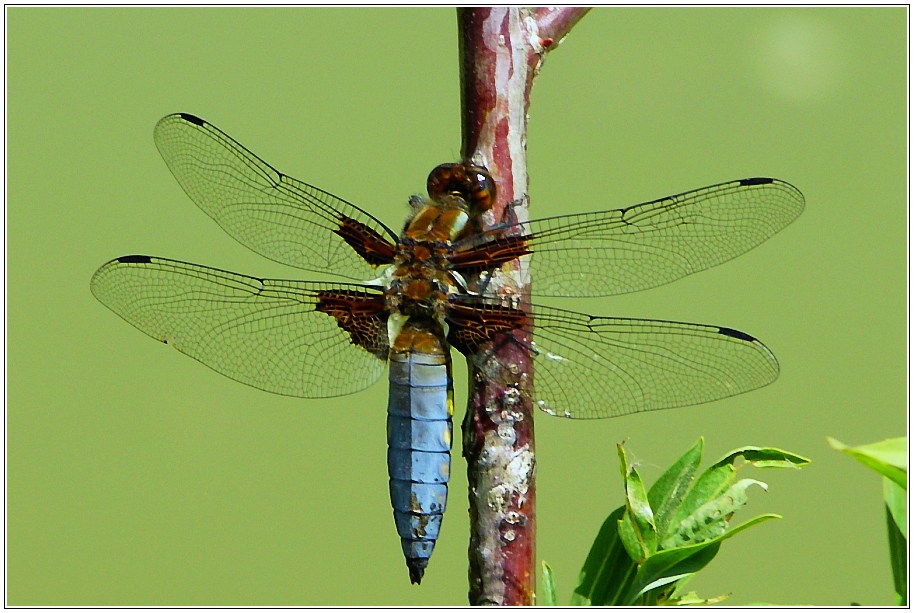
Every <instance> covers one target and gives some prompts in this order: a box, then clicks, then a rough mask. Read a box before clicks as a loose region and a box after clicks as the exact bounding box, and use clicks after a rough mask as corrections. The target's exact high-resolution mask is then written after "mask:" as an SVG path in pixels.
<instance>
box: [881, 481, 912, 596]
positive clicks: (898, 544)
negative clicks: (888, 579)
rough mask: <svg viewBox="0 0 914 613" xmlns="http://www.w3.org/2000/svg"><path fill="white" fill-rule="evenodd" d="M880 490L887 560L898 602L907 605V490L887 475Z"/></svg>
mask: <svg viewBox="0 0 914 613" xmlns="http://www.w3.org/2000/svg"><path fill="white" fill-rule="evenodd" d="M882 492H883V499H884V500H885V515H886V517H885V519H886V526H887V528H888V533H889V561H890V562H891V565H892V579H893V580H894V585H895V594H896V595H897V596H898V604H899V605H900V606H907V604H908V602H907V597H908V596H907V595H908V559H907V551H908V530H907V524H906V522H905V519H906V518H907V506H908V496H907V492H906V491H905V490H904V489H902V488H901V487H900V486H899V485H898V484H897V483H895V482H894V481H892V480H891V479H889V478H888V477H883V478H882Z"/></svg>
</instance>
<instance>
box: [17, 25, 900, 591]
mask: <svg viewBox="0 0 914 613" xmlns="http://www.w3.org/2000/svg"><path fill="white" fill-rule="evenodd" d="M7 17H8V22H7V35H8V38H7V43H8V47H7V62H8V66H7V79H8V81H7V88H8V89H7V93H8V106H7V113H8V114H7V122H8V123H7V127H8V131H7V147H8V149H7V164H8V167H7V169H8V184H7V189H8V192H7V197H8V201H7V202H8V207H7V222H8V226H7V232H8V234H7V240H8V242H7V256H8V260H7V261H8V268H7V283H8V287H7V289H8V294H7V297H8V302H7V307H8V311H7V316H8V319H7V323H8V328H7V334H8V346H7V348H8V371H7V374H8V379H7V382H8V388H7V393H8V397H7V400H8V404H7V495H8V497H7V522H8V523H7V528H8V541H7V544H8V550H7V555H8V558H7V562H8V567H7V573H8V574H7V581H8V583H7V588H8V602H9V603H10V604H15V605H65V604H66V605H89V604H94V605H116V604H147V605H155V604H158V605H165V604H209V605H229V604H283V605H287V604H288V605H292V604H407V605H408V604H464V603H466V591H467V581H466V567H467V562H466V547H467V535H468V527H467V519H466V513H465V511H464V509H465V508H466V497H465V496H466V494H465V492H466V477H465V464H464V461H463V459H462V458H461V457H460V450H459V444H458V445H457V447H456V448H455V459H454V469H453V472H454V473H455V474H454V479H453V481H452V489H451V501H450V508H449V511H448V514H447V516H446V519H445V522H444V528H443V532H442V537H441V540H440V541H439V544H438V547H437V549H436V552H435V555H434V557H433V558H432V561H431V564H430V567H429V570H428V573H427V574H426V579H425V581H424V582H423V584H422V586H421V587H415V586H411V585H410V584H409V581H408V579H407V572H406V568H405V565H404V562H403V559H402V554H401V552H400V547H399V543H398V540H397V537H396V534H395V531H394V526H393V522H392V520H391V512H390V509H389V505H388V499H387V475H386V467H385V454H386V451H385V437H384V423H385V404H386V394H387V390H386V385H385V384H384V383H379V384H378V385H376V386H374V387H372V388H371V389H369V390H367V391H365V392H362V393H359V394H356V395H353V396H351V397H345V398H340V399H332V400H324V401H320V400H312V401H308V400H299V399H291V398H283V397H279V396H273V395H270V394H266V393H263V392H259V391H257V390H254V389H251V388H247V387H245V386H243V385H240V384H238V383H235V382H233V381H230V380H228V379H225V378H223V377H221V376H219V375H217V374H215V373H213V372H212V371H210V370H208V369H206V368H204V367H202V366H201V365H200V364H198V363H196V362H195V361H193V360H190V359H187V358H186V357H184V356H181V355H179V354H178V353H176V352H174V351H173V350H172V349H170V348H169V347H167V346H164V345H161V344H159V343H155V342H153V341H152V340H150V339H149V338H148V337H145V336H144V335H143V334H141V333H140V332H138V331H137V330H135V329H133V328H132V327H130V326H129V325H127V324H126V323H124V322H123V321H121V320H120V319H119V318H117V317H116V316H115V315H113V314H112V313H111V312H109V311H108V310H107V309H105V308H104V307H103V306H102V305H101V304H99V303H97V302H96V301H95V299H94V298H93V297H92V295H91V294H90V293H89V287H88V283H89V278H90V276H91V275H92V273H93V271H94V270H95V269H96V268H97V267H98V266H99V265H101V264H102V263H103V262H105V261H107V260H108V259H110V258H112V257H115V256H119V255H124V254H130V253H142V254H151V255H160V256H165V257H172V258H177V259H182V260H187V261H191V262H199V263H203V264H209V265H213V266H217V267H220V268H224V269H228V270H234V271H237V272H242V273H247V274H252V275H257V276H275V277H299V278H304V277H307V276H313V275H307V274H304V273H300V272H299V271H296V270H293V269H289V268H286V267H283V266H281V265H280V264H276V263H274V262H271V261H267V260H266V259H264V258H262V257H260V256H257V255H255V254H253V253H251V252H249V251H247V250H246V249H244V248H243V247H241V246H240V245H239V244H237V243H235V242H234V241H233V240H232V239H231V238H229V237H228V236H227V235H225V234H224V233H223V232H222V230H221V229H220V228H219V227H218V226H217V225H216V224H214V223H212V221H211V220H210V219H209V218H208V217H207V216H206V215H205V214H203V213H202V212H201V211H200V210H198V209H197V208H196V207H195V206H194V205H193V204H192V203H191V202H190V200H188V199H187V197H186V196H185V195H184V194H183V192H182V191H181V190H180V188H179V187H178V185H177V183H176V182H175V181H174V179H173V178H172V177H171V175H170V174H169V172H168V170H167V169H166V167H165V165H164V164H163V163H162V161H161V160H160V159H159V156H158V153H157V151H156V149H155V147H154V145H153V143H152V127H153V125H154V124H155V122H156V121H157V120H158V119H159V118H160V117H161V116H163V115H165V114H167V113H171V112H175V111H185V112H191V113H195V114H198V115H200V116H201V117H204V118H205V119H208V120H209V121H211V122H213V123H214V124H216V125H217V126H219V127H221V128H222V129H223V130H225V131H226V132H227V133H229V134H230V135H232V136H234V137H235V138H236V139H238V140H239V141H240V142H242V143H244V144H246V145H247V146H248V147H250V148H251V149H252V150H253V151H255V152H256V153H258V154H259V155H261V156H262V157H263V158H264V159H266V160H268V161H270V162H271V163H272V164H274V165H275V166H277V167H278V168H280V169H281V170H284V171H286V172H288V173H289V174H291V175H292V176H295V177H297V178H300V179H303V180H306V181H308V182H312V183H314V184H316V185H319V186H322V187H324V188H325V189H328V190H330V191H332V192H334V193H336V194H338V195H340V196H341V197H343V198H346V199H349V200H351V201H353V202H356V203H360V204H361V205H362V206H363V207H365V208H367V209H368V210H370V211H372V212H373V213H374V214H375V215H377V216H378V217H379V218H380V219H382V220H384V221H385V222H387V223H388V225H391V226H392V227H395V228H397V227H399V225H400V224H401V223H402V220H403V219H404V218H405V215H406V213H407V209H406V206H405V203H406V198H407V196H408V195H409V194H411V193H416V192H420V191H422V189H423V187H424V180H425V176H426V174H427V173H428V171H429V170H430V169H431V168H432V167H433V166H434V165H436V164H438V163H440V162H443V161H450V160H454V159H456V158H457V157H458V156H459V147H460V138H459V130H460V121H459V94H458V79H457V65H456V59H457V55H456V54H457V46H456V20H455V16H454V11H453V10H451V9H396V10H392V9H384V10H382V9H378V10H367V9H349V10H334V9H270V10H251V9H219V10H214V9H25V8H14V9H8V10H7ZM906 20H907V13H906V9H904V8H890V9H760V8H746V9H675V10H673V9H656V8H652V9H637V8H634V9H598V10H594V11H592V12H591V14H589V15H588V16H587V17H585V19H584V20H583V21H582V22H581V23H580V24H579V25H578V27H577V28H576V29H575V30H574V31H573V33H572V35H571V36H570V37H568V39H567V40H566V41H565V42H564V44H563V45H562V46H561V47H560V48H559V49H558V50H557V51H555V52H554V53H552V54H551V55H550V56H549V57H548V58H547V61H546V64H545V66H544V68H543V71H542V73H541V75H540V77H539V78H538V80H537V83H536V85H535V87H534V91H533V100H532V105H531V109H530V133H529V141H528V149H529V162H530V175H531V192H530V194H531V199H532V216H534V217H545V216H550V215H558V214H564V213H574V212H583V211H594V210H601V209H608V208H618V207H622V206H626V205H629V204H633V203H637V202H641V201H644V200H649V199H653V198H656V197H660V196H665V195H668V194H671V193H677V192H680V191H684V190H688V189H692V188H697V187H701V186H704V185H709V184H712V183H717V182H719V181H723V180H729V179H734V178H741V177H746V176H775V177H779V178H782V179H785V180H788V181H790V182H792V183H794V184H795V185H797V186H798V187H799V188H800V189H802V191H803V192H804V194H805V195H806V199H807V209H806V211H805V213H804V214H803V215H802V217H800V219H799V220H798V221H797V222H796V223H794V224H793V225H792V226H790V227H788V228H787V229H786V230H785V231H784V232H782V233H781V234H779V235H778V236H776V237H774V238H773V239H772V240H770V241H769V242H768V243H766V244H764V245H762V246H761V247H760V248H759V249H756V250H755V251H753V252H751V253H749V254H747V255H744V256H742V257H740V258H738V259H737V260H734V261H732V262H729V263H727V264H726V265H724V266H720V267H718V268H715V269H713V270H710V271H707V272H705V273H703V274H701V275H696V276H694V277H690V278H688V279H685V280H682V281H680V282H678V283H674V284H671V285H668V286H665V287H662V288H658V289H654V290H651V291H647V292H642V293H637V294H632V295H628V296H622V297H616V298H608V299H591V300H565V301H560V300H555V301H552V302H551V303H553V304H555V305H557V306H563V307H566V308H572V309H575V310H581V311H587V312H590V313H594V314H601V315H617V316H629V317H647V318H665V319H676V320H682V321H694V322H703V323H713V324H718V325H726V326H731V327H734V328H738V329H740V330H744V331H746V332H748V333H750V334H753V335H756V336H758V337H760V338H762V339H763V340H764V341H765V342H766V344H768V345H769V346H770V347H771V348H772V349H773V350H774V351H775V353H776V354H777V356H778V358H779V360H780V362H781V368H782V374H781V377H780V379H779V380H778V381H777V382H776V383H775V384H774V385H771V386H769V387H767V388H765V389H763V390H759V391H756V392H754V393H751V394H747V395H743V396H740V397H736V398H732V399H728V400H724V401H720V402H716V403H713V404H708V405H704V406H701V407H693V408H688V409H681V410H675V411H665V412H659V413H648V414H642V415H637V416H632V417H627V418H622V419H617V420H603V421H590V422H571V421H569V420H561V419H555V418H548V417H546V416H545V415H543V416H540V417H541V418H539V419H538V421H537V431H538V437H537V445H538V454H539V455H538V462H539V464H538V483H539V486H538V487H539V489H538V502H539V506H538V512H539V517H538V521H539V524H538V536H539V541H538V550H537V555H538V558H539V559H543V560H546V561H548V562H549V563H550V564H551V565H552V566H553V568H554V569H555V570H556V574H557V579H558V583H559V595H560V598H561V600H562V601H567V600H566V599H567V598H568V596H569V595H570V592H571V589H572V587H573V584H574V581H575V579H576V577H577V573H578V570H579V568H580V564H581V563H582V561H583V559H584V556H585V555H586V553H587V550H588V547H589V543H590V540H591V538H592V537H593V535H594V534H595V533H596V531H597V529H598V527H599V525H600V524H601V522H602V520H603V518H604V517H605V515H606V514H607V513H608V512H609V511H611V510H612V509H613V508H615V507H616V506H618V505H619V504H621V486H620V483H619V472H618V469H617V465H616V458H615V449H614V445H615V443H616V442H618V441H622V440H626V441H627V442H628V447H629V449H630V452H631V453H632V454H634V456H635V457H636V458H639V459H640V461H641V470H642V472H643V474H644V476H645V478H646V479H647V480H648V481H649V482H650V481H653V479H654V478H656V477H657V476H658V474H659V471H660V470H661V469H662V467H664V466H666V465H668V464H669V463H670V462H671V461H673V460H674V459H675V458H676V457H678V456H679V454H680V453H681V452H682V451H684V450H685V449H686V448H687V447H688V446H689V445H691V444H692V443H693V442H694V441H695V439H696V438H697V437H698V436H700V435H704V436H705V437H706V442H707V452H706V459H707V460H708V461H711V460H714V459H717V458H718V457H720V456H721V455H722V454H723V453H725V452H726V451H728V450H730V449H732V448H735V447H738V446H742V445H747V444H755V445H773V446H778V447H782V448H785V449H788V450H790V451H794V452H797V453H800V454H804V455H807V456H810V457H811V458H812V459H813V460H814V464H813V465H812V466H810V467H809V468H807V469H804V470H802V471H800V472H786V471H769V472H761V473H757V474H755V475H752V476H755V477H757V478H761V479H763V480H765V481H768V482H769V484H770V486H771V487H770V491H769V493H768V494H763V493H762V492H755V493H754V496H753V499H752V500H751V501H750V504H749V508H748V509H746V510H745V511H744V512H741V513H740V514H738V515H737V517H736V519H737V520H739V519H740V515H741V516H742V519H747V518H749V517H751V516H752V515H754V514H757V513H761V512H777V513H781V514H782V515H783V516H784V519H783V520H781V521H779V522H772V523H769V524H766V525H764V526H761V527H758V528H754V529H752V530H750V531H748V532H747V533H744V534H743V535H740V536H739V537H738V538H736V539H734V540H733V541H730V542H728V543H727V544H726V545H725V546H724V547H723V549H722V551H721V553H720V555H719V556H718V558H717V559H716V560H715V561H714V562H713V563H712V565H711V566H710V567H709V569H708V570H707V571H706V572H704V573H702V575H701V576H700V577H699V578H697V579H696V580H695V581H694V582H693V584H692V585H693V587H694V588H695V589H696V590H698V591H699V592H700V593H701V594H704V595H708V596H710V595H715V594H719V593H729V594H731V599H730V600H729V601H728V602H729V603H732V604H746V603H751V602H757V601H766V602H774V603H782V604H834V605H846V604H849V603H850V602H852V601H857V602H861V603H864V604H891V603H892V602H893V597H892V590H891V585H892V584H891V577H890V571H889V566H888V553H887V542H886V537H885V519H884V517H883V511H882V503H881V501H880V497H881V485H880V483H879V479H878V478H877V477H875V476H874V475H873V474H870V473H869V472H868V471H866V470H865V469H864V468H862V467H861V466H858V465H857V464H856V463H854V462H853V461H851V460H850V459H848V458H847V457H844V456H842V455H840V454H838V453H836V452H834V451H832V450H830V448H829V447H828V446H827V445H826V443H825V436H826V435H831V436H834V437H836V438H838V439H840V440H842V441H844V442H847V443H849V444H859V443H864V442H870V441H874V440H878V439H882V438H884V437H889V436H898V435H901V434H903V433H904V432H905V431H906V368H905V356H906V308H905V307H906V302H905V300H906V291H905V287H906V250H905V238H906V188H905V178H906V170H907V166H906V158H905V152H906V149H905V147H906V135H907V132H906V124H905V119H906V106H905V95H906V82H905V78H906V65H905V59H906ZM457 361H458V362H462V361H461V360H457ZM455 376H456V377H458V379H460V378H464V377H465V376H466V375H465V370H464V367H463V364H462V363H461V364H460V365H459V366H458V370H457V372H456V373H455ZM457 394H458V407H459V408H458V417H462V414H463V406H464V403H465V385H464V384H461V383H458V384H457Z"/></svg>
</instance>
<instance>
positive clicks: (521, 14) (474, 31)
mask: <svg viewBox="0 0 914 613" xmlns="http://www.w3.org/2000/svg"><path fill="white" fill-rule="evenodd" d="M587 10H588V9H586V8H577V7H565V8H537V9H533V10H528V9H518V8H506V7H490V8H475V9H458V10H457V22H458V30H459V32H458V37H459V45H460V77H461V110H462V118H463V145H462V148H461V154H462V156H463V159H464V160H467V161H471V162H473V163H475V164H480V165H483V166H485V167H486V168H487V169H488V170H489V172H490V174H491V175H492V177H493V178H494V179H495V184H496V187H497V198H496V204H495V208H494V209H493V210H492V211H489V212H488V213H487V214H486V215H487V217H486V219H485V220H484V222H485V224H486V225H487V226H491V225H494V224H497V223H501V222H503V221H506V220H508V221H525V220H526V219H527V205H528V196H527V185H528V178H527V152H526V143H527V109H528V107H529V104H530V91H531V88H532V86H533V80H534V78H535V76H536V74H537V73H538V72H539V69H540V67H541V65H542V62H543V59H544V57H545V55H546V53H547V51H550V50H552V49H554V48H556V47H557V46H558V43H559V42H560V41H561V39H562V38H563V37H564V36H565V35H566V34H567V33H568V31H569V30H570V29H571V28H572V27H573V26H574V24H575V23H577V21H578V20H580V19H581V17H583V15H584V13H586V11H587ZM526 270H527V269H526V267H524V268H522V267H521V266H520V263H519V262H517V261H515V262H512V263H509V264H506V265H505V266H503V267H502V269H501V271H500V272H499V273H498V274H497V275H493V277H491V278H487V279H485V283H486V284H487V288H488V290H489V291H494V292H496V293H497V294H498V295H500V296H501V297H502V298H504V299H505V300H506V301H508V302H509V303H512V304H515V305H519V304H526V303H529V298H530V279H529V276H525V274H524V273H525V271H526ZM477 281H478V280H477ZM515 336H516V337H517V340H519V341H521V343H526V342H529V340H530V339H529V338H526V336H525V335H524V334H523V333H521V332H517V333H515ZM468 363H469V369H470V373H471V378H470V387H471V389H470V398H469V406H468V407H467V415H466V419H465V420H464V423H463V454H464V457H466V459H467V475H468V478H469V490H470V492H469V498H470V547H469V558H470V568H469V579H470V591H469V600H470V604H472V605H503V606H511V605H532V604H534V600H535V584H536V547H535V543H536V540H535V536H536V514H535V502H536V488H535V472H536V456H535V453H534V437H533V395H532V390H533V387H532V384H533V368H532V363H531V362H530V356H529V354H528V353H527V352H526V351H523V350H522V349H521V344H520V343H514V342H506V343H502V344H500V345H499V346H495V347H492V348H491V353H490V354H489V358H488V359H486V360H484V361H481V360H469V361H468Z"/></svg>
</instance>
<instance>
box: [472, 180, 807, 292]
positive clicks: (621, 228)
mask: <svg viewBox="0 0 914 613" xmlns="http://www.w3.org/2000/svg"><path fill="white" fill-rule="evenodd" d="M804 206H805V203H804V199H803V195H802V194H801V193H800V191H799V190H797V189H796V188H795V187H794V186H792V185H790V184H789V183H786V182H784V181H779V180H777V179H763V178H756V179H742V180H739V181H730V182H729V183H721V184H720V185H712V186H710V187H705V188H702V189H698V190H695V191H691V192H686V193H684V194H679V195H676V196H670V197H668V198H662V199H660V200H654V201H652V202H645V203H644V204H638V205H635V206H630V207H627V208H624V209H618V210H612V211H603V212H599V213H584V214H580V215H568V216H563V217H550V218H546V219H539V220H535V221H530V222H526V223H524V224H519V225H517V226H514V227H513V228H512V227H508V228H504V227H502V228H496V229H493V230H491V231H490V232H488V233H486V234H484V235H483V237H482V238H475V239H472V240H471V243H472V244H471V245H469V244H468V245H464V246H458V251H459V249H460V248H463V249H465V250H466V251H468V252H469V253H464V254H460V255H457V256H456V257H455V261H456V262H457V263H458V265H460V263H461V262H463V261H466V262H471V263H472V265H475V261H476V260H477V259H479V260H484V259H485V258H486V257H487V256H488V259H489V260H492V259H493V256H494V258H495V259H496V260H497V259H499V258H500V259H508V258H509V257H516V256H517V255H520V254H523V253H527V252H529V251H530V250H532V252H533V253H532V255H531V256H530V259H529V260H528V262H527V263H526V264H525V265H526V266H529V267H530V270H531V271H532V277H533V292H534V293H535V294H537V295H541V296H582V297H583V296H609V295H615V294H624V293H628V292H635V291H639V290H643V289H648V288H651V287H656V286H658V285H663V284H665V283H669V282H671V281H675V280H676V279H679V278H682V277H685V276H687V275H690V274H692V273H695V272H699V271H701V270H705V269H706V268H711V267H712V266H716V265H718V264H721V263H723V262H726V261H727V260H730V259H732V258H735V257H736V256H738V255H740V254H742V253H745V252H746V251H749V250H750V249H752V248H753V247H755V246H757V245H759V244H760V243H762V242H764V241H765V240H767V239H768V238H770V237H771V236H772V235H774V234H775V233H777V232H779V231H780V230H781V229H783V228H784V227H786V226H787V225H788V224H790V223H791V222H792V221H793V220H794V219H796V218H797V217H798V216H799V215H800V213H801V212H802V211H803V207H804ZM511 235H514V236H513V237H512V236H511ZM518 235H520V236H518ZM523 235H526V236H523ZM521 236H522V237H521ZM474 250H475V252H478V253H479V254H480V257H478V258H476V257H473V253H474ZM477 267H478V266H477Z"/></svg>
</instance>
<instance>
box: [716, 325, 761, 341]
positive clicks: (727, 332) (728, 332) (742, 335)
mask: <svg viewBox="0 0 914 613" xmlns="http://www.w3.org/2000/svg"><path fill="white" fill-rule="evenodd" d="M717 331H718V332H720V333H721V334H723V335H724V336H732V337H733V338H738V339H739V340H741V341H746V342H747V343H754V342H755V341H756V340H758V339H756V338H755V337H753V336H749V335H748V334H746V333H745V332H740V331H739V330H734V329H733V328H718V329H717Z"/></svg>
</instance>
